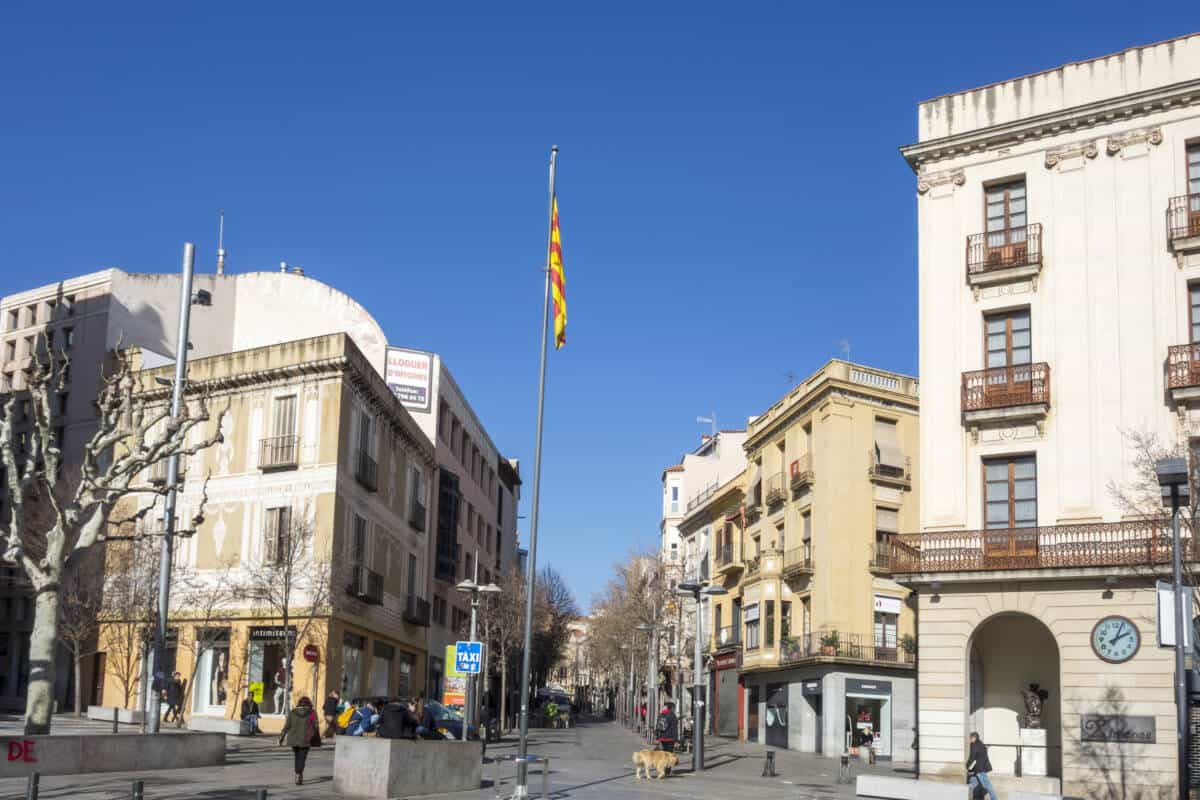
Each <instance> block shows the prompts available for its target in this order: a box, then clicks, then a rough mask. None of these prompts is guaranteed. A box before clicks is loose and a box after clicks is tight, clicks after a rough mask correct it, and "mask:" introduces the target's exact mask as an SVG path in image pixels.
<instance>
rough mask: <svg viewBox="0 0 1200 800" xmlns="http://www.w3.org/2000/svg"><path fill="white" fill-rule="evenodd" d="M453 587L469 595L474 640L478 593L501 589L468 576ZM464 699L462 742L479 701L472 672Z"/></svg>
mask: <svg viewBox="0 0 1200 800" xmlns="http://www.w3.org/2000/svg"><path fill="white" fill-rule="evenodd" d="M478 555H479V554H478V553H476V559H475V577H476V578H478V577H479V558H478ZM454 588H455V589H457V590H458V591H460V592H462V593H463V594H469V595H471V641H472V642H473V641H475V612H476V611H477V610H478V609H479V595H481V594H484V595H494V594H500V591H501V590H500V587H499V586H497V585H496V584H494V583H489V584H488V585H487V586H480V585H479V584H478V583H476V582H475V581H474V580H471V579H470V578H468V579H467V580H465V581H463V582H462V583H459V584H458V585H457V586H455V587H454ZM484 658H486V656H484ZM466 699H467V707H466V708H465V709H463V712H464V713H463V726H462V740H463V741H464V742H465V741H466V740H467V728H468V726H469V725H470V723H471V720H472V719H477V715H476V713H475V712H476V708H475V705H476V703H478V702H479V692H478V690H477V689H476V688H475V675H474V674H472V675H471V676H470V677H468V678H467V698H466Z"/></svg>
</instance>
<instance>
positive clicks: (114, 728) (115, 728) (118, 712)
mask: <svg viewBox="0 0 1200 800" xmlns="http://www.w3.org/2000/svg"><path fill="white" fill-rule="evenodd" d="M119 714H120V711H118V710H117V707H116V706H113V733H116V732H117V723H118V722H119V718H118V715H119Z"/></svg>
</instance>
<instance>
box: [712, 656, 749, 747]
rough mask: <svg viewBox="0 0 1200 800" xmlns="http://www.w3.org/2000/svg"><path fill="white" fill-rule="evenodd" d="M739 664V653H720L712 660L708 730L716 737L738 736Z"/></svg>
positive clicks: (739, 705)
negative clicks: (710, 709)
mask: <svg viewBox="0 0 1200 800" xmlns="http://www.w3.org/2000/svg"><path fill="white" fill-rule="evenodd" d="M740 664H741V653H740V652H732V653H721V654H719V655H717V656H716V657H715V658H713V668H712V671H711V672H710V673H709V676H710V681H711V685H710V686H709V697H712V698H713V701H714V702H713V707H712V724H711V726H710V728H709V730H710V732H712V733H715V734H716V735H717V736H737V735H738V715H739V713H740V707H741V703H740V702H739V699H740V698H739V691H738V689H739V685H738V667H739V666H740Z"/></svg>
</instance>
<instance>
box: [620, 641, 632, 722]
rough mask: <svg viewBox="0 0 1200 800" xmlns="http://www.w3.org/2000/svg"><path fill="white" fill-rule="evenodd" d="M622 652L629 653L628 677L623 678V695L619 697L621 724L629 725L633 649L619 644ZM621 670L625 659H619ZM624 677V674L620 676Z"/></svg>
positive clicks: (623, 668) (623, 667)
mask: <svg viewBox="0 0 1200 800" xmlns="http://www.w3.org/2000/svg"><path fill="white" fill-rule="evenodd" d="M621 652H622V653H629V677H628V679H626V680H625V697H623V698H622V699H621V724H622V725H624V726H625V727H626V728H628V727H629V709H630V707H631V706H630V699H629V698H631V697H632V696H633V686H632V684H633V651H632V649H631V648H630V647H629V645H627V644H623V645H621ZM621 671H622V672H624V671H625V660H624V659H622V660H621ZM621 677H625V676H621Z"/></svg>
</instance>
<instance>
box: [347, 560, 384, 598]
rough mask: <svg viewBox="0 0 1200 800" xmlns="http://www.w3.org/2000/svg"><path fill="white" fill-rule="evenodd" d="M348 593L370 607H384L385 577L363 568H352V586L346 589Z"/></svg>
mask: <svg viewBox="0 0 1200 800" xmlns="http://www.w3.org/2000/svg"><path fill="white" fill-rule="evenodd" d="M346 592H347V593H348V594H349V595H350V596H352V597H356V598H358V599H359V600H362V601H363V602H364V603H367V604H368V605H373V606H378V605H382V604H383V576H382V575H380V574H379V573H378V572H375V571H373V570H369V569H367V568H366V567H363V566H355V567H352V568H351V570H350V585H349V586H347V587H346Z"/></svg>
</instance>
